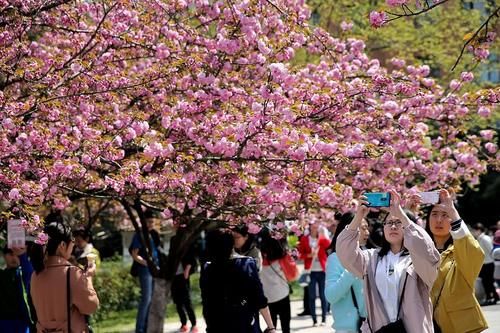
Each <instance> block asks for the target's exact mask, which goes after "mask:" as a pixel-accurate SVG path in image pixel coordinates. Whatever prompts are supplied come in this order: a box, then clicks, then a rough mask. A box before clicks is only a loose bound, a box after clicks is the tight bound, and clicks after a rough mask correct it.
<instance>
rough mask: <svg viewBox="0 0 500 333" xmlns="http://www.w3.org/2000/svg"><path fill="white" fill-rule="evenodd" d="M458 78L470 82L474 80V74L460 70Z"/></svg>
mask: <svg viewBox="0 0 500 333" xmlns="http://www.w3.org/2000/svg"><path fill="white" fill-rule="evenodd" d="M460 79H461V80H462V81H463V82H471V81H472V80H474V74H473V73H472V72H462V74H460Z"/></svg>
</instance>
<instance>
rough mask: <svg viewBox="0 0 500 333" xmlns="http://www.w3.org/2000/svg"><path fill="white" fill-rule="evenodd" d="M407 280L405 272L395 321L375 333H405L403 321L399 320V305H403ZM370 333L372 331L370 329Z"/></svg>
mask: <svg viewBox="0 0 500 333" xmlns="http://www.w3.org/2000/svg"><path fill="white" fill-rule="evenodd" d="M407 279H408V272H406V276H405V282H404V284H403V291H402V292H401V298H400V299H399V306H398V316H397V319H396V321H393V322H392V323H389V324H387V325H385V326H382V327H381V328H380V329H379V330H377V331H375V333H406V329H405V325H404V324H403V320H402V319H401V318H399V313H400V311H401V304H403V298H404V295H405V288H406V280H407ZM368 324H370V322H368ZM370 331H372V329H371V327H370ZM372 332H373V331H372Z"/></svg>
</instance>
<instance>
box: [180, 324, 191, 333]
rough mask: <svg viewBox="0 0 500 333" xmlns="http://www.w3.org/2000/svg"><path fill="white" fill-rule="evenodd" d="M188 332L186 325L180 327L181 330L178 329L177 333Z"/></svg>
mask: <svg viewBox="0 0 500 333" xmlns="http://www.w3.org/2000/svg"><path fill="white" fill-rule="evenodd" d="M187 332H189V328H188V326H187V325H182V326H181V328H179V333H187Z"/></svg>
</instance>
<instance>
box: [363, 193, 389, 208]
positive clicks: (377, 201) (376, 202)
mask: <svg viewBox="0 0 500 333" xmlns="http://www.w3.org/2000/svg"><path fill="white" fill-rule="evenodd" d="M364 196H365V197H366V199H367V201H368V207H389V206H390V205H391V194H390V193H388V192H371V193H365V194H364Z"/></svg>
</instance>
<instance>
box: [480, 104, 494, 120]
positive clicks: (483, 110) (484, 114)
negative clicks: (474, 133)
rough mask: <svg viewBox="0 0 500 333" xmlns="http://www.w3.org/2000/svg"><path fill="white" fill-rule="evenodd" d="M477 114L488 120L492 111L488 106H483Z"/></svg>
mask: <svg viewBox="0 0 500 333" xmlns="http://www.w3.org/2000/svg"><path fill="white" fill-rule="evenodd" d="M477 114H478V115H480V116H481V117H484V118H487V117H489V116H490V114H491V110H490V108H488V107H486V106H481V107H479V109H478V110H477Z"/></svg>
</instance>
